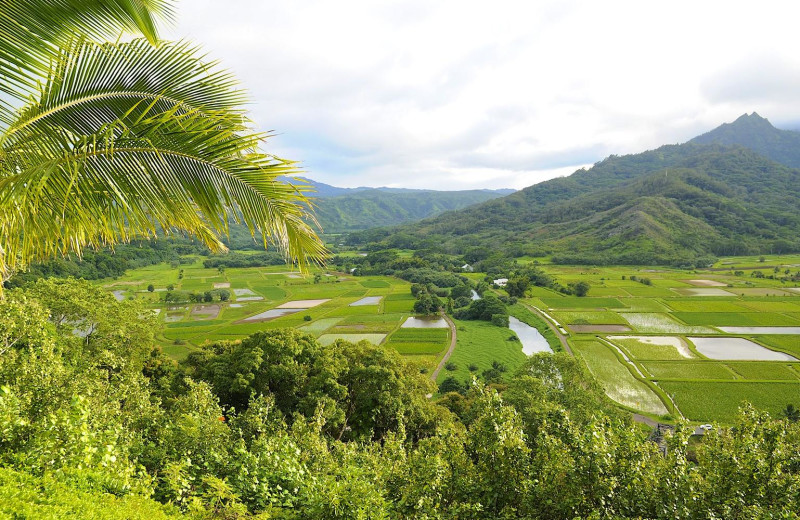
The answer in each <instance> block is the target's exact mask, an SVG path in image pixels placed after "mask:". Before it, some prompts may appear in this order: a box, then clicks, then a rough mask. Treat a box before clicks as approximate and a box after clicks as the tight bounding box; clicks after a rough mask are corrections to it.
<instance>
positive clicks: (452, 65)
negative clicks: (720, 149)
mask: <svg viewBox="0 0 800 520" xmlns="http://www.w3.org/2000/svg"><path fill="white" fill-rule="evenodd" d="M798 15H800V2H790V1H786V2H770V1H762V2H754V1H748V2H736V1H726V2H708V1H703V2H699V1H695V2H680V1H670V2H646V1H641V0H639V1H631V2H621V1H609V0H605V1H602V2H601V1H596V0H591V1H580V2H577V1H576V2H570V1H563V0H559V1H554V2H541V1H534V0H519V1H501V0H494V1H491V2H490V1H487V0H482V1H471V0H457V1H441V0H421V1H417V0H410V1H397V2H393V1H380V0H365V1H351V0H338V1H331V0H327V1H314V0H302V1H296V2H293V1H289V2H287V1H283V2H277V1H272V0H226V1H224V2H220V1H219V0H216V1H211V0H181V2H180V3H179V4H178V11H177V22H176V24H175V25H174V26H173V27H171V28H170V29H168V31H167V36H168V37H169V38H172V39H178V38H188V39H190V40H192V41H195V42H197V43H198V44H200V45H201V47H202V48H203V50H204V51H205V52H207V53H208V55H209V56H210V57H212V58H214V59H218V60H220V61H221V62H222V64H223V65H224V66H225V67H226V68H228V69H230V70H232V71H233V72H234V73H235V74H236V75H237V76H238V77H239V79H240V80H241V82H242V85H243V86H244V87H245V88H246V89H247V90H248V91H249V92H250V95H251V98H252V100H253V102H252V105H251V107H250V110H251V118H252V119H253V120H254V121H255V123H256V124H257V126H258V128H259V129H262V130H274V131H275V132H277V133H278V135H277V136H275V137H274V138H273V139H271V140H270V141H268V142H267V143H266V144H265V147H264V148H265V151H267V152H269V153H273V154H275V155H279V156H282V157H285V158H288V159H294V160H298V161H300V162H301V163H302V166H303V168H304V169H305V170H306V172H307V176H308V177H310V178H312V179H316V180H319V181H322V182H326V183H329V184H334V185H337V186H347V187H354V186H398V187H414V188H432V189H448V190H451V189H473V188H505V187H510V188H522V187H525V186H529V185H531V184H535V183H537V182H541V181H543V180H546V179H549V178H552V177H555V176H558V175H567V174H569V173H572V172H573V171H574V170H576V169H577V168H579V167H581V166H585V165H591V164H592V163H594V162H596V161H598V160H600V159H602V158H604V157H606V156H608V155H609V154H612V153H614V154H626V153H636V152H640V151H643V150H646V149H650V148H655V147H657V146H660V145H662V144H669V143H677V142H683V141H686V140H688V139H690V138H692V137H694V136H695V135H698V134H700V133H703V132H706V131H708V130H711V129H712V128H714V127H716V126H718V125H719V124H721V123H723V122H730V121H732V120H734V119H735V118H736V117H738V116H739V115H741V114H743V113H745V112H748V113H750V112H753V111H756V112H758V113H759V114H760V115H762V116H763V117H767V118H768V119H769V120H770V121H771V122H772V123H773V124H775V125H776V126H778V127H792V128H794V127H797V124H796V123H797V122H798V121H800V94H798V93H800V52H798V39H797V38H798V37H797V34H798V29H797V24H798V21H800V16H798Z"/></svg>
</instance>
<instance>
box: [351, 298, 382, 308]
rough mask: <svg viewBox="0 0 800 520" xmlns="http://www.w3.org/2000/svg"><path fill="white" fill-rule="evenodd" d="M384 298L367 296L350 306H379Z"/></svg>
mask: <svg viewBox="0 0 800 520" xmlns="http://www.w3.org/2000/svg"><path fill="white" fill-rule="evenodd" d="M382 299H383V296H365V297H363V298H361V299H360V300H358V301H355V302H353V303H351V304H350V307H360V306H362V305H378V304H379V303H381V300H382Z"/></svg>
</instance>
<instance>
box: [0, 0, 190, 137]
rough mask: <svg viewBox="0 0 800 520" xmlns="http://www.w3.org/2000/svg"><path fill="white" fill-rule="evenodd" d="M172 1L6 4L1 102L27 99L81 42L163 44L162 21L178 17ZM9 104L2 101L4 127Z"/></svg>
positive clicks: (1, 1)
mask: <svg viewBox="0 0 800 520" xmlns="http://www.w3.org/2000/svg"><path fill="white" fill-rule="evenodd" d="M173 4H174V2H173V1H172V0H0V98H2V97H7V98H10V99H16V100H23V99H25V97H27V95H28V94H30V92H31V91H32V89H34V88H35V87H36V84H37V81H38V80H39V79H40V78H41V77H43V76H45V75H46V74H47V72H48V70H49V69H50V64H51V62H52V61H53V60H54V59H55V58H56V57H57V56H58V53H59V49H60V48H61V47H63V46H65V45H66V44H67V42H69V41H72V40H74V39H75V38H76V37H78V38H79V37H87V38H90V39H108V38H117V37H118V36H119V34H120V32H122V31H129V32H133V33H141V34H142V35H144V36H145V37H146V38H147V39H148V40H149V41H150V42H151V43H153V44H155V43H156V42H157V40H158V33H157V28H156V25H157V20H158V19H162V20H170V19H171V18H172V16H173ZM8 114H9V105H8V103H3V102H0V124H5V123H7V122H8V120H9V119H8Z"/></svg>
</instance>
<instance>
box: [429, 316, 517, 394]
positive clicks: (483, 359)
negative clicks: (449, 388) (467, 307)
mask: <svg viewBox="0 0 800 520" xmlns="http://www.w3.org/2000/svg"><path fill="white" fill-rule="evenodd" d="M454 321H455V324H456V329H457V336H456V338H457V343H456V349H455V351H454V352H453V355H452V356H451V357H450V363H452V365H451V368H452V370H449V369H445V370H442V371H441V372H439V377H438V379H437V382H438V383H441V382H442V381H444V380H445V379H447V378H448V377H451V376H452V377H454V378H456V379H457V380H458V381H460V382H471V381H472V376H473V374H474V375H479V374H480V373H482V372H483V371H484V370H487V369H490V368H491V367H492V364H493V363H494V362H497V363H499V364H501V365H502V366H503V368H504V369H505V373H506V374H512V373H514V371H515V370H516V369H517V368H518V367H519V366H520V365H521V364H522V363H523V362H524V361H525V359H526V358H527V356H526V355H525V354H523V352H522V348H521V346H520V343H519V341H516V335H515V334H514V333H513V332H511V330H509V329H507V328H505V327H498V326H497V325H493V324H491V323H489V322H486V321H466V320H454ZM417 330H419V329H417ZM512 338H513V339H512Z"/></svg>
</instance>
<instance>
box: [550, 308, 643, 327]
mask: <svg viewBox="0 0 800 520" xmlns="http://www.w3.org/2000/svg"><path fill="white" fill-rule="evenodd" d="M550 315H551V316H553V317H554V318H555V319H557V320H558V321H559V323H563V324H576V325H581V324H602V325H627V324H628V322H627V321H625V320H624V319H623V318H622V316H620V315H619V314H617V313H616V312H611V311H553V312H551V313H550Z"/></svg>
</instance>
